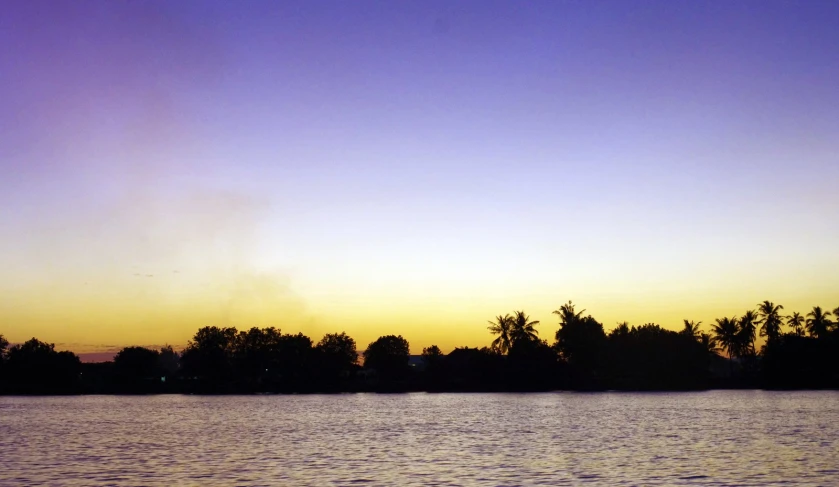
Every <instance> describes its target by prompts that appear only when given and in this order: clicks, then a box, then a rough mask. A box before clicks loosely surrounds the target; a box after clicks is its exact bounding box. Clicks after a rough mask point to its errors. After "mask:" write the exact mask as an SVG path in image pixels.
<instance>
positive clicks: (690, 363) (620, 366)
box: [607, 323, 709, 390]
mask: <svg viewBox="0 0 839 487" xmlns="http://www.w3.org/2000/svg"><path fill="white" fill-rule="evenodd" d="M607 347H608V361H609V387H612V388H617V389H630V390H639V389H641V390H645V389H646V390H662V389H696V388H702V387H706V386H707V379H708V377H707V376H708V364H709V355H708V353H707V350H706V349H705V348H704V347H703V346H702V345H701V344H700V343H699V342H698V341H697V340H696V339H695V338H694V337H693V336H692V335H689V334H688V333H686V332H685V331H684V330H683V331H681V332H675V331H671V330H665V329H663V328H661V327H660V326H659V325H656V324H654V323H648V324H645V325H643V326H640V327H637V328H636V327H632V328H630V329H628V330H627V329H626V328H623V327H621V328H618V329H615V330H613V331H612V332H611V333H609V335H608V343H607Z"/></svg>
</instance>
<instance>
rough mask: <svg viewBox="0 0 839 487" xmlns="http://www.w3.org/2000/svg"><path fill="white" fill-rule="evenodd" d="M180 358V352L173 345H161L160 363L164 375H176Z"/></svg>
mask: <svg viewBox="0 0 839 487" xmlns="http://www.w3.org/2000/svg"><path fill="white" fill-rule="evenodd" d="M180 359H181V356H180V354H178V352H176V351H175V350H174V349H173V348H172V346H171V345H164V346H163V347H161V349H160V356H159V358H158V363H159V364H160V370H161V372H162V373H163V375H165V376H166V377H172V376H174V375H175V374H176V373H177V371H178V367H179V361H180Z"/></svg>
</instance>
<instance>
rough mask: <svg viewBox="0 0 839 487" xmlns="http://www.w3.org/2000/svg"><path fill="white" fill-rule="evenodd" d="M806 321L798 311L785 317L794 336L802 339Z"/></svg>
mask: <svg viewBox="0 0 839 487" xmlns="http://www.w3.org/2000/svg"><path fill="white" fill-rule="evenodd" d="M805 323H806V320H805V319H804V317H803V316H801V313H799V312H798V311H795V312H793V313H792V314H791V315H789V316H787V325H789V327H790V328H792V332H793V333H794V334H795V335H796V336H800V337H803V336H804V325H805Z"/></svg>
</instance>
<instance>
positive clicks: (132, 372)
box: [114, 347, 162, 386]
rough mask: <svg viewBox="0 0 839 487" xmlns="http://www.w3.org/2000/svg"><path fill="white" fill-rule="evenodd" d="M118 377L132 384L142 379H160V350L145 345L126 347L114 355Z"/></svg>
mask: <svg viewBox="0 0 839 487" xmlns="http://www.w3.org/2000/svg"><path fill="white" fill-rule="evenodd" d="M114 370H115V372H116V374H117V378H118V379H119V380H120V381H122V382H123V383H129V384H131V385H132V386H135V385H137V383H139V382H141V381H149V380H150V379H157V380H159V379H160V375H161V373H162V371H161V368H160V352H158V351H157V350H151V349H148V348H145V347H125V348H123V349H122V350H120V351H119V352H118V353H117V354H116V355H115V356H114Z"/></svg>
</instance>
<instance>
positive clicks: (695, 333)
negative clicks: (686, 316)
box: [682, 320, 702, 341]
mask: <svg viewBox="0 0 839 487" xmlns="http://www.w3.org/2000/svg"><path fill="white" fill-rule="evenodd" d="M684 322H685V326H684V328H682V334H683V335H685V336H688V337H690V338H691V339H693V340H695V341H699V339H700V336H701V334H702V332H701V331H699V325H701V324H702V322H701V321H700V322H699V323H694V322H693V321H692V320H691V321H688V320H684Z"/></svg>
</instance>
